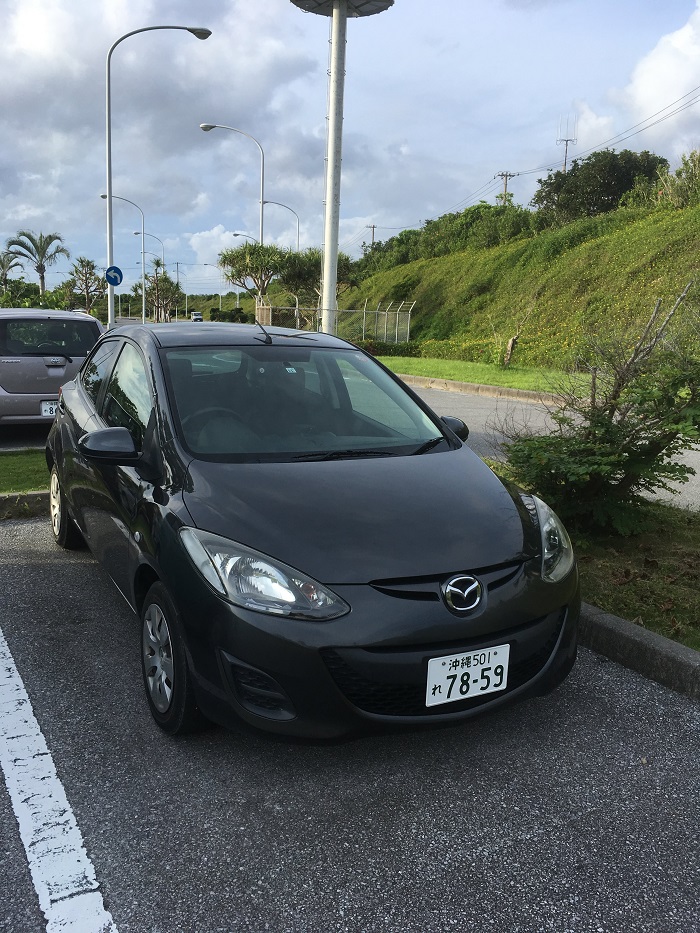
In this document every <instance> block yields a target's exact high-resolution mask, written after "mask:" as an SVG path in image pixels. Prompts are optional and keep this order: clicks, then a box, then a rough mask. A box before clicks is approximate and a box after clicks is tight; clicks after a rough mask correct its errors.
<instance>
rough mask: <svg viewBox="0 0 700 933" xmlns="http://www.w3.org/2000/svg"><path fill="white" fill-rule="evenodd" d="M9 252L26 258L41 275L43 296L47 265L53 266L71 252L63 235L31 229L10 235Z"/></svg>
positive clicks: (41, 292)
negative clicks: (38, 232)
mask: <svg viewBox="0 0 700 933" xmlns="http://www.w3.org/2000/svg"><path fill="white" fill-rule="evenodd" d="M6 249H7V252H8V253H10V254H11V255H13V256H15V257H17V259H26V260H27V261H28V262H29V263H31V265H32V266H34V269H35V270H36V274H37V275H38V276H39V295H40V296H41V297H42V298H43V297H44V293H45V291H46V280H45V278H44V276H45V274H46V268H47V266H52V265H53V264H54V263H55V262H56V260H57V259H58V257H59V256H65V257H66V258H69V257H70V253H69V252H68V250H67V249H66V248H65V246H64V245H63V237H62V236H61V235H60V234H58V233H48V234H47V235H46V236H44V234H43V233H40V234H38V235H37V234H36V233H33V232H32V231H31V230H20V231H19V233H18V234H17V236H16V237H10V239H9V240H8V241H7V244H6Z"/></svg>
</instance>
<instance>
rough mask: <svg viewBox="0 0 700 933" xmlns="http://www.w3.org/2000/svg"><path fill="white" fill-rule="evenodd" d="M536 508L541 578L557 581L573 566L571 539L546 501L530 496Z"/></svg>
mask: <svg viewBox="0 0 700 933" xmlns="http://www.w3.org/2000/svg"><path fill="white" fill-rule="evenodd" d="M532 498H533V499H534V501H535V507H536V508H537V518H538V519H539V523H540V534H541V535H542V579H543V580H546V581H547V582H548V583H559V581H560V580H563V579H564V577H565V576H566V575H567V574H568V573H569V571H570V570H571V568H572V567H573V566H574V549H573V548H572V546H571V539H570V538H569V535H568V534H567V532H566V528H564V526H563V524H562V523H561V520H560V519H559V518H558V517H557V515H556V514H555V513H554V512H553V511H552V509H550V507H549V506H548V505H547V503H546V502H543V501H542V500H541V499H538V498H537V496H533V497H532Z"/></svg>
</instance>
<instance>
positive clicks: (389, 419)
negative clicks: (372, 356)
mask: <svg viewBox="0 0 700 933" xmlns="http://www.w3.org/2000/svg"><path fill="white" fill-rule="evenodd" d="M365 360H366V357H364V356H362V355H360V354H357V355H356V356H354V357H352V356H348V357H346V358H343V359H340V360H338V367H339V369H340V371H341V373H342V376H343V382H344V383H345V388H346V390H347V393H348V396H349V398H350V404H351V406H352V409H353V411H354V412H356V413H357V414H358V415H361V416H363V417H365V418H369V419H371V420H372V421H374V422H377V423H378V424H382V425H385V426H387V427H390V428H391V429H392V430H394V431H397V432H398V433H399V434H401V435H403V436H405V437H408V438H415V439H416V440H419V439H420V438H421V437H422V433H421V432H422V431H423V429H424V425H425V422H426V421H427V420H428V419H427V418H426V416H425V415H424V414H423V412H422V411H421V410H420V409H418V408H417V406H416V404H415V402H414V401H413V399H411V397H410V396H408V395H407V394H406V393H405V392H403V391H402V390H400V389H399V388H398V387H397V386H396V383H394V381H393V380H392V379H391V378H389V377H388V376H387V375H386V373H385V372H384V371H383V370H382V369H380V368H379V367H378V366H371V367H368V366H367V365H366V364H365ZM433 433H434V432H433Z"/></svg>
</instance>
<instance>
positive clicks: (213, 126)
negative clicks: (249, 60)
mask: <svg viewBox="0 0 700 933" xmlns="http://www.w3.org/2000/svg"><path fill="white" fill-rule="evenodd" d="M392 2H393V0H392ZM199 128H200V130H204V132H205V133H208V132H209V131H210V130H231V131H232V132H233V133H240V134H241V136H247V137H248V139H252V140H253V142H254V143H255V145H256V146H257V147H258V149H259V150H260V236H259V240H258V242H259V243H260V245H261V246H262V242H263V213H264V207H265V153H264V151H263V147H262V146H261V145H260V143H259V142H258V141H257V139H256V138H255V136H251V135H250V133H244V132H243V130H238V129H236V127H235V126H224V125H223V124H222V123H200V124H199Z"/></svg>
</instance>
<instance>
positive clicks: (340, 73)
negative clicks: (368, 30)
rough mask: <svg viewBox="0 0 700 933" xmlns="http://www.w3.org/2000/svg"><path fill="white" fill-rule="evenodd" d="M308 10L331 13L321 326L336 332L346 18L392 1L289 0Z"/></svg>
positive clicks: (379, 8)
mask: <svg viewBox="0 0 700 933" xmlns="http://www.w3.org/2000/svg"><path fill="white" fill-rule="evenodd" d="M292 3H293V4H294V5H295V6H298V7H299V8H300V9H302V10H305V11H306V12H307V13H319V14H321V15H322V16H332V17H333V20H332V25H331V56H330V71H329V77H328V129H327V140H326V200H325V205H324V222H323V228H324V229H323V279H322V295H321V310H322V315H323V319H322V324H321V327H322V329H323V330H324V331H325V332H326V333H328V334H334V333H335V317H336V310H337V308H338V300H337V298H336V286H337V281H338V228H339V224H340V162H341V152H342V142H343V92H344V85H345V41H346V40H345V36H346V31H347V18H348V15H350V16H371V15H372V14H373V13H381V12H383V11H384V10H388V9H389V7H390V6H393V3H394V0H292Z"/></svg>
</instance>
